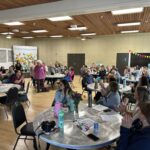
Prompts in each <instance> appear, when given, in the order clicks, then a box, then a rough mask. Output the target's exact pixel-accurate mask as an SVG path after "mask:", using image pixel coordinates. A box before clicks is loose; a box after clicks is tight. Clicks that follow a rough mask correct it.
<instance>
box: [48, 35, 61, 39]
mask: <svg viewBox="0 0 150 150" xmlns="http://www.w3.org/2000/svg"><path fill="white" fill-rule="evenodd" d="M50 37H51V38H61V37H63V35H51V36H50Z"/></svg>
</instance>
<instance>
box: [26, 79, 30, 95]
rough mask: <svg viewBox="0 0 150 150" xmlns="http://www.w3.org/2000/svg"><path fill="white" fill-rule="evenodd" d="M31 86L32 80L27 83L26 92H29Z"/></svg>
mask: <svg viewBox="0 0 150 150" xmlns="http://www.w3.org/2000/svg"><path fill="white" fill-rule="evenodd" d="M29 87H30V81H29V82H28V84H27V88H26V94H28V91H29Z"/></svg>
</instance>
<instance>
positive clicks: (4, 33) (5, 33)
mask: <svg viewBox="0 0 150 150" xmlns="http://www.w3.org/2000/svg"><path fill="white" fill-rule="evenodd" d="M0 34H3V35H7V34H10V35H12V34H14V33H12V32H3V33H0Z"/></svg>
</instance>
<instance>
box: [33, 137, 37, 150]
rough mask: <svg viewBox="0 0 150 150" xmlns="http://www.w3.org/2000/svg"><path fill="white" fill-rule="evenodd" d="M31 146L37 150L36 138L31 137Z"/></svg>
mask: <svg viewBox="0 0 150 150" xmlns="http://www.w3.org/2000/svg"><path fill="white" fill-rule="evenodd" d="M33 147H34V149H35V150H38V147H37V143H36V138H35V137H33Z"/></svg>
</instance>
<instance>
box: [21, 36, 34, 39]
mask: <svg viewBox="0 0 150 150" xmlns="http://www.w3.org/2000/svg"><path fill="white" fill-rule="evenodd" d="M22 38H23V39H32V38H33V37H32V36H24V37H22Z"/></svg>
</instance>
